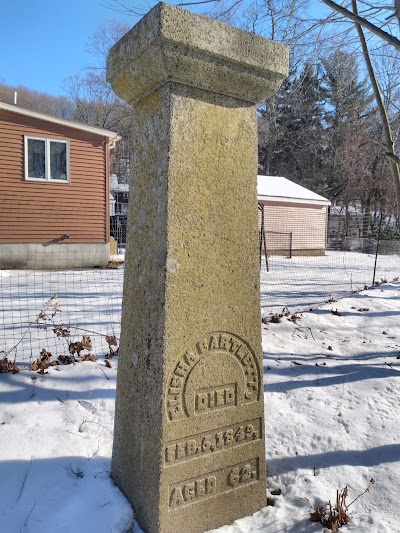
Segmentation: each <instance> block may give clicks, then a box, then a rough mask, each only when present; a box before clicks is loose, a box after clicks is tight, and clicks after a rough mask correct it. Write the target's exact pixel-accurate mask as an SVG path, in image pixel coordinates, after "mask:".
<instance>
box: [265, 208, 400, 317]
mask: <svg viewBox="0 0 400 533" xmlns="http://www.w3.org/2000/svg"><path fill="white" fill-rule="evenodd" d="M266 209H267V208H266ZM299 218H300V217H299ZM296 220H298V219H296V217H293V218H292V219H291V224H292V227H293V235H294V237H293V254H292V256H291V257H290V256H289V254H288V253H287V252H286V251H284V250H285V246H286V245H285V241H286V237H285V236H283V237H282V246H281V247H280V246H279V245H276V243H275V244H274V247H272V248H271V249H268V237H267V236H266V250H267V253H266V254H264V253H261V255H260V263H261V310H262V314H263V315H268V314H270V313H272V314H275V313H279V312H281V311H282V309H283V308H288V309H289V310H290V311H292V312H299V311H305V310H308V309H314V308H316V307H318V306H319V305H321V304H323V303H326V302H332V303H333V301H334V300H337V299H338V298H341V297H344V296H346V295H349V294H351V293H354V292H359V291H361V290H363V289H365V288H369V287H373V286H375V285H377V284H380V283H382V282H384V281H392V280H398V279H399V276H400V261H399V260H400V240H399V232H398V229H397V228H398V225H397V221H396V220H395V219H394V218H393V217H384V216H381V215H380V214H379V216H376V215H367V216H366V215H359V214H355V215H349V214H346V215H336V214H332V215H330V216H329V217H328V216H327V217H326V226H325V227H323V226H322V225H321V226H320V227H317V226H314V227H313V228H312V229H310V227H309V226H307V225H306V224H302V225H301V226H300V227H299V226H296ZM304 232H307V235H304V236H303V238H302V239H303V242H308V245H307V249H301V246H299V245H298V244H296V236H298V235H300V234H301V233H304ZM321 233H322V234H324V233H325V247H324V249H323V250H322V251H321V250H320V243H321ZM387 236H390V237H391V239H390V240H388V239H384V238H382V237H387ZM313 239H315V241H316V242H318V249H319V250H320V251H319V252H318V253H315V250H316V247H313V245H312V242H313ZM260 242H261V237H260ZM298 242H300V240H298V241H297V243H298ZM277 248H278V249H279V248H281V250H282V251H283V252H278V253H276V249H277ZM260 250H261V247H260ZM261 251H262V252H263V250H261Z"/></svg>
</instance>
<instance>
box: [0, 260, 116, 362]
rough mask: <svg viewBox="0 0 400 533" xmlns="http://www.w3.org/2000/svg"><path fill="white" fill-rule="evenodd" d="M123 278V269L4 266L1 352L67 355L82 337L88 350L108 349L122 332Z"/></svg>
mask: <svg viewBox="0 0 400 533" xmlns="http://www.w3.org/2000/svg"><path fill="white" fill-rule="evenodd" d="M122 279H123V268H113V269H98V268H96V269H77V270H33V269H30V270H25V269H7V270H5V269H3V270H0V283H1V296H0V357H1V356H3V357H4V356H7V357H8V358H13V357H16V358H17V359H18V361H19V362H32V361H34V360H35V359H36V358H37V357H39V354H40V352H41V351H42V350H46V351H48V352H50V353H52V354H53V355H54V356H60V355H62V356H65V355H67V354H70V353H71V349H70V345H71V344H72V345H73V344H74V343H78V342H82V339H83V337H85V338H86V345H85V346H86V348H87V351H88V352H91V353H94V354H97V355H102V354H106V353H107V352H108V350H109V343H108V342H107V339H108V340H109V339H110V337H115V338H116V339H118V338H119V334H120V313H121V302H122ZM88 338H89V339H90V341H89V343H88V340H87V339H88Z"/></svg>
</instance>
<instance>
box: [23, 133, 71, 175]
mask: <svg viewBox="0 0 400 533" xmlns="http://www.w3.org/2000/svg"><path fill="white" fill-rule="evenodd" d="M25 179H27V180H35V181H54V182H58V183H68V182H69V146H68V141H60V140H58V139H44V138H41V137H25Z"/></svg>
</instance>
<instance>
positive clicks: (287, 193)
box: [257, 176, 331, 257]
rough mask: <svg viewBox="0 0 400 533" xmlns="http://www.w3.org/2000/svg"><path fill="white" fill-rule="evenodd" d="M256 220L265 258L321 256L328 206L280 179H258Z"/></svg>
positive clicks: (311, 193) (318, 196)
mask: <svg viewBox="0 0 400 533" xmlns="http://www.w3.org/2000/svg"><path fill="white" fill-rule="evenodd" d="M257 195H258V205H259V210H258V217H259V218H258V220H259V232H260V236H262V237H263V238H265V244H264V241H262V242H263V246H262V252H263V253H265V251H266V252H267V255H284V256H289V257H291V256H293V255H324V254H325V250H326V236H327V217H328V207H329V206H330V204H331V202H330V201H329V200H327V199H326V198H324V197H322V196H320V195H319V194H316V193H314V192H312V191H310V190H308V189H306V188H305V187H302V186H301V185H298V184H297V183H294V182H293V181H290V180H288V179H286V178H283V177H281V176H258V177H257Z"/></svg>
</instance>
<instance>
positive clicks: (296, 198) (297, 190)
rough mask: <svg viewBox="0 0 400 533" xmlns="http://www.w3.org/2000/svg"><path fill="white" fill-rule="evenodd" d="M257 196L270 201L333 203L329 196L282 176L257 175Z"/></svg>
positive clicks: (259, 198)
mask: <svg viewBox="0 0 400 533" xmlns="http://www.w3.org/2000/svg"><path fill="white" fill-rule="evenodd" d="M257 197H258V200H268V201H269V202H290V203H302V204H314V205H331V202H330V201H329V200H328V199H327V198H324V197H323V196H320V195H319V194H316V193H315V192H312V191H310V190H309V189H306V188H305V187H302V186H301V185H297V183H294V182H293V181H290V180H288V179H287V178H283V177H282V176H257Z"/></svg>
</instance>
